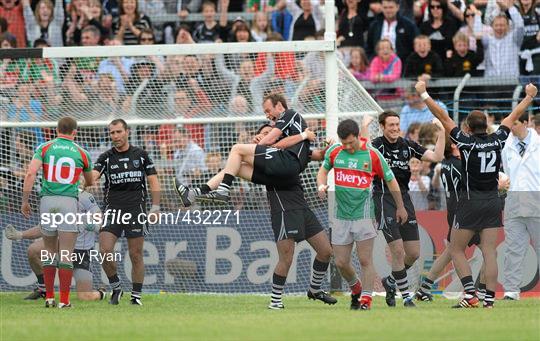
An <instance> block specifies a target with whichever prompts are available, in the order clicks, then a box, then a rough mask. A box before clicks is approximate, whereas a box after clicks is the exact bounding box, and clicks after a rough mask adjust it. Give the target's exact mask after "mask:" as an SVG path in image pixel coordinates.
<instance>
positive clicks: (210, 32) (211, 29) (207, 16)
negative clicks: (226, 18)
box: [192, 1, 219, 43]
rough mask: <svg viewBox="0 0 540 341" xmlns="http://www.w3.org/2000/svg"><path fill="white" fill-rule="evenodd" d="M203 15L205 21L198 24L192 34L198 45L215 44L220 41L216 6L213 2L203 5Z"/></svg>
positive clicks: (206, 2)
mask: <svg viewBox="0 0 540 341" xmlns="http://www.w3.org/2000/svg"><path fill="white" fill-rule="evenodd" d="M202 15H203V19H204V21H203V22H201V23H199V24H197V26H195V29H194V31H193V33H192V37H193V40H194V41H195V42H196V43H214V42H215V41H216V40H217V39H219V27H218V23H217V21H216V4H215V3H213V2H212V1H205V2H203V4H202Z"/></svg>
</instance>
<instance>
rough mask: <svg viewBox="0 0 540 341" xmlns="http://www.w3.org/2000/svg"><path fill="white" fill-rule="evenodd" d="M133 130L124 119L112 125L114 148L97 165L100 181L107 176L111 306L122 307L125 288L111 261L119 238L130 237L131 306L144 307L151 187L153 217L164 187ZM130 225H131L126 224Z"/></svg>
mask: <svg viewBox="0 0 540 341" xmlns="http://www.w3.org/2000/svg"><path fill="white" fill-rule="evenodd" d="M129 132H130V130H129V128H128V126H127V123H126V122H125V121H124V120H122V119H116V120H113V121H112V122H111V123H110V124H109V134H110V136H111V140H112V143H113V148H111V149H110V150H108V151H106V152H104V153H103V154H101V155H100V156H99V158H98V160H97V162H96V164H95V166H94V170H93V174H94V178H95V179H96V181H97V180H98V179H99V178H100V177H101V176H102V175H105V182H104V184H103V192H104V194H105V205H106V207H105V213H104V215H105V219H104V225H103V227H102V229H101V231H100V234H99V247H100V252H101V253H102V255H103V257H104V261H103V264H102V265H103V270H104V271H105V273H106V274H107V277H108V278H109V284H110V286H111V288H112V294H111V299H110V301H109V303H110V304H115V305H116V304H118V303H119V301H120V298H121V297H122V294H123V291H122V285H121V283H120V279H119V278H118V274H117V270H116V262H115V261H113V260H111V259H112V257H107V255H111V254H112V252H113V251H114V245H115V244H116V241H117V240H118V238H120V237H122V236H124V237H126V238H127V244H128V249H129V258H130V259H131V264H132V269H131V279H132V282H133V289H132V291H131V304H135V305H142V301H141V292H142V285H143V280H144V262H143V244H144V236H145V235H147V234H148V226H147V219H146V202H147V185H146V180H148V184H149V185H150V191H151V197H152V208H151V209H150V214H154V213H156V212H159V209H160V206H159V202H160V184H159V180H158V177H157V171H156V169H155V167H154V163H153V162H152V160H151V159H150V157H149V156H148V153H147V152H146V151H144V150H143V149H140V148H138V147H135V146H133V145H131V144H130V143H129V141H128V137H129ZM126 222H127V223H126Z"/></svg>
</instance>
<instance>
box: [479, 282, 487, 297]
mask: <svg viewBox="0 0 540 341" xmlns="http://www.w3.org/2000/svg"><path fill="white" fill-rule="evenodd" d="M477 296H478V298H479V299H480V300H482V301H483V300H484V298H485V297H486V284H485V283H482V282H480V283H478V293H477Z"/></svg>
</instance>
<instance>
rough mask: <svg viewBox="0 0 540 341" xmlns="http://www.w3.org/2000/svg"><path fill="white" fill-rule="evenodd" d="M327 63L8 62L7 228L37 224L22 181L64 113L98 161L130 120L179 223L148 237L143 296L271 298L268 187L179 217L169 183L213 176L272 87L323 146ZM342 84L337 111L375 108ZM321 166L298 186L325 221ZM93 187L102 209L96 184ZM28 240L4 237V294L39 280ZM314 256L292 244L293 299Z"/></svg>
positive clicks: (242, 189) (2, 109)
mask: <svg viewBox="0 0 540 341" xmlns="http://www.w3.org/2000/svg"><path fill="white" fill-rule="evenodd" d="M324 63H325V60H324V52H307V53H298V52H292V51H283V52H278V53H274V54H267V53H246V54H223V55H211V54H209V55H192V54H188V53H187V52H186V53H185V54H183V55H169V56H160V55H156V56H148V57H144V58H140V57H129V56H123V57H108V58H107V57H104V58H88V57H81V58H69V59H68V58H65V59H61V58H57V59H56V58H55V59H18V60H11V61H9V65H10V67H9V68H8V69H9V70H10V72H9V77H7V78H5V79H4V80H2V87H1V88H0V96H1V101H0V115H1V117H2V121H3V122H8V123H12V124H13V126H10V127H7V126H6V125H4V126H3V127H2V128H1V131H0V136H1V141H2V142H1V146H2V147H1V148H0V153H1V154H0V165H1V177H0V181H1V192H0V216H1V220H2V221H1V223H0V226H2V228H4V227H5V226H6V225H7V224H12V225H14V226H15V227H16V228H17V229H18V230H25V229H28V228H29V227H31V226H33V225H35V224H37V223H38V215H37V213H36V214H34V215H33V217H32V219H30V220H27V219H25V218H23V216H22V215H21V214H20V213H19V209H20V204H21V193H22V183H23V180H24V174H25V171H26V168H27V166H28V164H29V162H30V160H31V158H32V155H33V152H34V150H35V148H36V147H37V146H38V145H39V144H40V143H42V142H45V141H47V140H50V139H52V138H54V136H55V132H54V126H55V121H56V120H57V119H58V118H60V117H62V116H66V115H69V116H72V117H74V118H76V119H77V121H78V122H79V126H80V128H79V130H78V134H77V137H76V142H77V143H79V144H80V145H81V146H82V147H83V148H85V149H86V150H88V151H89V153H90V155H91V158H92V160H93V161H94V162H95V161H96V160H97V157H98V156H99V155H100V154H101V153H103V152H104V151H106V150H108V149H109V148H111V144H110V138H109V136H108V129H107V123H108V122H109V121H110V120H112V119H114V118H124V119H126V120H131V122H133V123H130V128H131V133H130V134H131V136H130V143H131V144H133V145H136V146H139V147H141V148H144V149H145V150H146V151H147V152H148V153H149V155H150V156H151V157H152V158H153V160H154V163H155V164H156V167H157V170H158V174H159V180H160V182H161V188H162V193H161V202H162V204H161V207H162V211H163V212H171V213H174V215H175V217H176V221H175V222H174V223H162V224H157V225H153V226H152V227H151V235H150V236H149V237H148V238H147V239H146V240H145V251H144V257H145V264H146V276H145V290H165V291H186V292H219V293H242V292H268V288H269V285H268V283H269V281H270V280H271V275H272V271H273V268H274V265H275V263H276V262H277V251H276V249H275V246H274V243H273V233H272V231H271V228H270V214H269V207H268V203H267V200H266V194H265V192H264V188H263V187H261V186H257V185H253V184H251V183H248V182H244V181H238V182H236V183H235V186H234V192H233V196H232V197H233V199H232V203H231V205H230V207H212V206H202V207H201V206H195V207H191V208H190V211H186V210H180V211H179V207H180V204H179V200H178V197H177V195H176V193H175V191H174V189H173V185H172V177H173V176H176V177H177V179H179V180H180V181H181V182H184V183H186V184H188V185H191V186H196V185H201V184H203V183H205V182H206V181H207V180H208V179H209V178H210V177H211V176H212V175H213V174H215V173H217V172H218V171H219V169H220V168H221V167H222V166H223V165H224V162H225V160H226V159H227V156H228V152H229V150H230V148H231V147H232V146H233V145H234V144H235V143H238V142H240V143H246V142H250V141H251V136H252V135H253V134H254V133H255V130H256V128H257V127H258V126H260V124H261V123H264V122H265V117H264V114H263V112H262V98H263V96H265V95H267V94H269V93H272V92H278V93H283V94H285V96H286V98H287V100H288V103H289V106H290V107H292V108H294V109H295V110H297V111H298V112H300V113H302V114H303V115H304V117H305V118H306V119H307V122H308V125H309V127H310V128H311V129H312V130H313V131H315V132H317V134H318V139H317V142H316V143H315V145H316V146H315V147H317V146H322V142H323V141H324V139H325V125H326V121H325V119H324V118H325V116H326V115H325V112H326V109H325V107H326V103H325V98H326V95H325V85H326V79H327V78H326V77H325V73H324V70H325V67H324ZM338 79H339V81H338V84H339V85H338V116H341V117H353V118H356V119H358V120H360V119H361V117H362V115H363V114H366V113H369V114H374V113H376V112H377V111H378V110H380V109H379V107H378V105H377V104H376V103H375V102H374V101H373V100H372V98H371V97H369V96H368V95H367V94H366V93H365V92H363V91H362V88H361V86H360V85H359V84H358V82H357V81H356V80H355V79H354V77H352V76H351V75H350V74H349V72H348V71H347V70H346V68H345V67H343V65H342V64H339V71H338ZM29 122H31V123H29ZM375 133H376V124H375V128H374V130H373V134H375ZM318 167H319V164H318V163H315V162H312V163H311V164H310V166H309V167H308V168H307V169H306V170H305V172H304V173H303V175H302V182H303V185H304V189H305V197H306V199H307V200H308V203H309V205H310V207H311V208H312V209H313V210H314V212H315V213H316V214H317V216H318V217H319V219H320V220H321V223H322V224H323V226H328V218H327V213H326V212H327V210H326V207H327V204H326V202H323V201H321V200H319V199H318V198H317V195H316V173H317V170H318ZM39 190H40V185H39V180H38V181H37V185H36V186H34V192H33V193H32V195H31V203H32V207H33V208H34V210H37V208H38V207H39V206H38V200H39V199H38V196H37V194H38V192H39ZM90 191H91V192H92V193H93V194H94V196H95V197H96V199H97V201H98V202H99V203H102V202H103V201H102V199H103V194H102V191H101V187H98V186H95V187H92V188H91V189H90ZM222 209H230V210H232V214H231V215H229V217H228V220H226V221H225V220H224V215H225V214H223V212H222V213H219V211H217V210H222ZM197 211H198V212H199V213H197ZM236 212H238V213H236ZM197 214H199V218H197ZM218 214H221V218H219V219H218V218H217V217H218ZM178 217H179V218H178ZM205 219H206V220H205ZM30 243H31V241H22V242H11V241H10V240H7V239H6V238H5V237H3V239H2V254H1V256H2V277H1V284H2V290H15V289H17V290H20V289H22V288H26V287H29V286H31V285H32V284H33V283H34V281H35V276H34V275H33V274H32V273H31V271H30V267H29V265H28V261H27V257H26V249H27V247H28V245H29V244H30ZM95 249H96V250H98V249H99V248H98V245H97V244H96V246H95ZM117 250H118V252H120V254H121V256H122V262H120V263H119V266H118V269H119V275H120V277H121V278H122V279H123V282H124V283H128V282H127V281H128V280H129V279H130V273H131V271H130V266H131V265H130V261H129V255H128V252H127V244H126V242H125V240H124V239H121V240H120V242H119V243H118V245H117ZM314 256H315V253H314V252H313V251H312V249H311V248H310V247H309V245H308V244H307V243H305V242H303V243H301V244H300V245H299V246H298V247H297V250H296V254H295V261H294V263H293V267H292V269H291V272H290V274H289V277H288V285H287V288H286V290H287V291H288V292H299V291H303V290H305V289H306V288H307V286H308V284H309V276H310V271H311V262H312V260H313V259H314ZM92 268H93V272H94V282H95V284H96V285H99V284H100V283H102V282H103V283H107V282H108V281H107V278H106V276H105V274H104V273H103V271H102V270H101V267H100V266H99V265H98V264H97V263H96V262H94V264H93V265H92ZM329 277H330V276H328V278H329ZM125 285H127V284H125ZM325 286H328V284H325Z"/></svg>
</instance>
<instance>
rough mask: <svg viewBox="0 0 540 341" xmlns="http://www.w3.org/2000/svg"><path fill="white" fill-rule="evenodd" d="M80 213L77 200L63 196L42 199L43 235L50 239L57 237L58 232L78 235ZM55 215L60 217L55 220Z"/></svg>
mask: <svg viewBox="0 0 540 341" xmlns="http://www.w3.org/2000/svg"><path fill="white" fill-rule="evenodd" d="M78 211H79V208H78V203H77V198H73V197H66V196H61V195H54V196H53V195H50V196H44V197H42V198H41V200H40V203H39V213H40V225H41V233H43V235H45V236H49V237H50V236H56V235H57V233H58V231H60V232H77V233H78V232H79V229H78V227H77V223H76V218H77V212H78ZM55 214H59V215H57V216H56V218H55V216H54V215H55ZM54 219H56V220H54ZM66 220H67V221H66ZM68 223H69V224H68ZM71 223H72V224H71ZM53 225H54V226H53Z"/></svg>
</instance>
